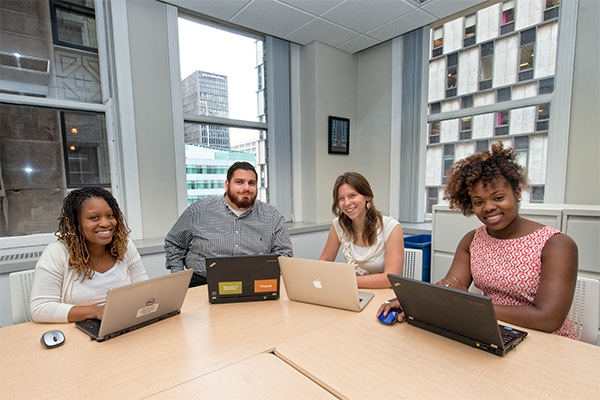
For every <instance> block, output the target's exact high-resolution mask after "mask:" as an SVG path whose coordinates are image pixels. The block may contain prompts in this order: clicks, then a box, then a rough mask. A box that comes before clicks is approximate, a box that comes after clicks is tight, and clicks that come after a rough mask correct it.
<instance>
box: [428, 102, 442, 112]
mask: <svg viewBox="0 0 600 400" xmlns="http://www.w3.org/2000/svg"><path fill="white" fill-rule="evenodd" d="M440 112H442V103H441V102H439V101H436V102H435V103H431V104H430V105H429V113H430V114H439V113H440Z"/></svg>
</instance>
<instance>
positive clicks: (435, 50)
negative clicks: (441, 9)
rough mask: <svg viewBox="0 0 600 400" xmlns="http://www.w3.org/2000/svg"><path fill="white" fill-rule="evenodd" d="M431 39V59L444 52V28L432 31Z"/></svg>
mask: <svg viewBox="0 0 600 400" xmlns="http://www.w3.org/2000/svg"><path fill="white" fill-rule="evenodd" d="M432 38H433V44H432V50H431V58H435V57H439V56H441V55H442V54H443V52H444V27H442V26H440V27H439V28H436V29H434V30H433V35H432Z"/></svg>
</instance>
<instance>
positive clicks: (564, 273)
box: [378, 143, 577, 339]
mask: <svg viewBox="0 0 600 400" xmlns="http://www.w3.org/2000/svg"><path fill="white" fill-rule="evenodd" d="M515 157H516V155H515V153H514V151H513V149H510V148H509V149H504V148H503V146H502V143H497V144H494V145H493V146H492V151H491V153H490V152H489V151H486V152H483V153H479V154H474V155H472V156H470V157H467V158H466V159H464V160H460V161H458V162H456V163H454V165H452V167H451V168H450V169H449V171H448V172H447V176H448V180H447V183H446V189H445V192H444V194H445V197H444V198H445V199H447V200H449V201H450V207H451V208H458V209H460V210H461V211H462V212H463V214H464V215H467V216H468V215H471V214H475V215H476V216H477V218H479V220H480V221H481V222H482V223H483V225H482V226H480V227H479V228H477V229H475V230H473V231H471V232H469V233H467V234H466V235H465V236H464V237H463V238H462V240H461V241H460V243H459V244H458V247H457V249H456V253H455V256H454V260H453V261H452V265H451V267H450V270H449V271H448V274H447V275H446V277H445V278H444V279H442V280H441V281H440V282H438V285H443V286H446V287H452V288H455V289H461V290H467V289H468V288H469V286H470V285H471V283H474V285H475V286H476V287H477V288H479V289H481V290H482V291H483V294H484V295H486V296H489V297H491V298H492V302H493V303H494V308H495V310H496V316H497V317H498V319H499V320H501V321H505V322H508V323H511V324H515V325H519V326H522V327H525V328H531V329H537V330H540V331H545V332H554V333H556V334H558V335H561V336H567V337H570V338H573V339H576V334H575V329H574V327H573V324H572V323H571V321H570V320H568V319H567V314H568V312H569V309H570V307H571V303H572V301H573V293H574V290H575V285H576V283H577V246H576V245H575V242H574V241H573V240H572V239H571V238H569V237H568V236H567V235H565V234H562V233H561V232H560V231H558V230H556V229H554V228H551V227H549V226H544V225H541V224H539V223H537V222H534V221H530V220H527V219H525V218H522V217H521V216H520V215H519V201H520V200H521V188H522V187H523V185H525V174H524V171H523V169H522V167H521V166H520V165H519V164H517V162H516V161H515ZM394 303H396V304H394ZM390 306H391V307H392V308H393V307H395V306H398V305H397V302H392V304H391V305H389V306H386V305H383V306H382V307H381V308H380V312H384V313H387V311H388V310H389V308H390ZM386 308H388V310H386ZM380 312H379V313H380ZM379 313H378V315H379Z"/></svg>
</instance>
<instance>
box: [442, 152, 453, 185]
mask: <svg viewBox="0 0 600 400" xmlns="http://www.w3.org/2000/svg"><path fill="white" fill-rule="evenodd" d="M442 162H443V166H442V174H443V176H442V182H443V183H444V184H445V183H446V180H447V177H446V172H447V171H448V170H449V169H450V167H451V166H452V164H454V145H453V144H445V145H444V156H443V160H442Z"/></svg>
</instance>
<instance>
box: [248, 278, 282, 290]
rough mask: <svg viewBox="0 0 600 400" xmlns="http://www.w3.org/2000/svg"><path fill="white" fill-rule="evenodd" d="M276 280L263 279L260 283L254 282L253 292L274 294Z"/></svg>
mask: <svg viewBox="0 0 600 400" xmlns="http://www.w3.org/2000/svg"><path fill="white" fill-rule="evenodd" d="M276 291H277V279H265V280H262V281H254V292H255V293H261V292H276Z"/></svg>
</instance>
